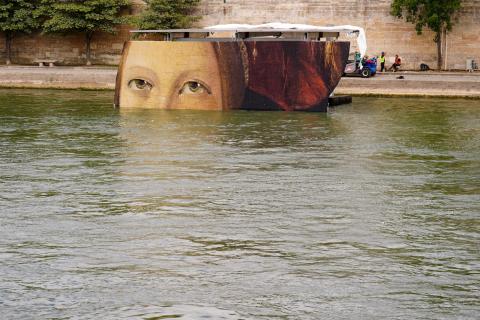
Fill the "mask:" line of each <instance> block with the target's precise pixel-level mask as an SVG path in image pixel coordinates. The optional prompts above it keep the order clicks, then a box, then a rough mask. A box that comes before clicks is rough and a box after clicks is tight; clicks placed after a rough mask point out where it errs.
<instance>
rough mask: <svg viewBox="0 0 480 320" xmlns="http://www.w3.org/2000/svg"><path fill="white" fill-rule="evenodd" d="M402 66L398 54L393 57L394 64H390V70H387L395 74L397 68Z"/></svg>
mask: <svg viewBox="0 0 480 320" xmlns="http://www.w3.org/2000/svg"><path fill="white" fill-rule="evenodd" d="M401 65H402V59H400V57H399V56H398V54H396V55H395V62H394V63H393V64H392V66H391V67H390V69H388V70H393V72H397V71H398V68H399V67H400V66H401Z"/></svg>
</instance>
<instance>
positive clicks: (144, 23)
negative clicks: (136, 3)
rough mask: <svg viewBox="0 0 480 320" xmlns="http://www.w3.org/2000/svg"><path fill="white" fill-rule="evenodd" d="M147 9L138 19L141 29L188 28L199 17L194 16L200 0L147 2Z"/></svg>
mask: <svg viewBox="0 0 480 320" xmlns="http://www.w3.org/2000/svg"><path fill="white" fill-rule="evenodd" d="M145 2H146V3H147V8H146V9H145V10H144V12H143V13H142V14H141V15H140V17H139V18H138V19H137V21H136V24H137V26H138V27H139V28H140V29H144V30H147V29H169V28H188V27H190V26H191V25H192V23H193V22H195V21H197V20H198V19H199V17H197V16H192V13H193V11H194V10H195V8H196V7H197V5H198V4H199V3H200V0H146V1H145Z"/></svg>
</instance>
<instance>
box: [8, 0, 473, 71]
mask: <svg viewBox="0 0 480 320" xmlns="http://www.w3.org/2000/svg"><path fill="white" fill-rule="evenodd" d="M135 2H136V6H135V8H134V11H138V10H139V5H140V3H141V1H140V0H135ZM390 3H391V0H376V1H373V0H342V1H337V0H301V1H285V0H264V1H258V0H204V1H203V2H202V4H201V5H200V6H199V15H201V16H202V17H203V18H202V20H200V21H199V22H198V25H199V26H206V25H212V24H223V23H252V24H256V23H265V22H272V21H281V22H290V23H308V24H316V25H331V24H334V25H339V24H352V25H358V26H361V27H364V28H365V30H366V32H367V39H368V54H369V55H374V54H379V53H380V52H381V51H385V52H387V57H388V58H390V59H392V58H393V56H394V55H395V54H396V53H398V54H400V55H401V56H402V58H403V61H404V67H405V68H408V69H418V66H419V64H420V63H422V62H423V63H427V64H429V65H430V66H432V67H434V66H436V46H435V43H434V42H433V37H434V35H433V34H432V33H431V32H429V31H426V32H424V34H423V35H420V36H419V35H417V34H416V32H415V30H414V27H413V25H412V24H410V23H406V22H403V21H402V20H399V19H396V18H394V17H392V16H390V14H389V11H390ZM128 37H129V35H128V28H127V27H123V28H122V29H121V30H120V31H119V33H117V34H116V35H106V34H97V35H96V36H95V38H94V40H93V45H92V49H93V58H94V59H93V61H94V63H98V64H116V63H118V60H119V54H120V52H121V48H122V45H123V42H124V41H125V40H126V39H128ZM3 42H4V41H3V38H1V39H0V52H1V53H2V54H3V51H4V44H3ZM446 46H447V48H446V65H447V68H448V69H464V68H465V60H466V59H467V58H474V59H476V60H477V61H480V0H465V1H464V4H463V9H462V11H461V12H460V14H459V17H458V22H457V23H456V25H455V26H454V29H453V30H452V32H449V33H448V36H447V45H446ZM13 50H14V52H13V58H14V62H15V63H32V61H33V60H34V59H35V58H37V57H42V58H43V57H49V58H56V59H59V60H61V61H62V62H63V63H64V64H82V63H83V59H84V54H85V53H84V51H85V50H84V42H83V38H82V36H79V35H74V34H71V35H68V36H45V35H35V36H33V37H32V36H22V37H19V38H17V39H15V40H14V43H13Z"/></svg>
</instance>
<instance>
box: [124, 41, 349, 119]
mask: <svg viewBox="0 0 480 320" xmlns="http://www.w3.org/2000/svg"><path fill="white" fill-rule="evenodd" d="M349 50H350V43H349V42H342V41H332V42H323V41H284V40H283V41H275V40H269V41H265V40H263V41H255V40H248V41H208V42H207V41H130V42H127V43H126V44H125V48H124V51H123V55H122V60H121V63H120V66H119V71H118V75H117V85H116V93H115V105H116V106H120V107H122V108H161V109H202V110H231V109H246V110H284V111H326V109H327V106H328V97H329V96H330V94H331V93H332V91H333V90H334V89H335V87H336V86H337V84H338V82H339V81H340V78H341V76H342V74H343V70H344V68H345V65H346V62H347V59H348V54H349Z"/></svg>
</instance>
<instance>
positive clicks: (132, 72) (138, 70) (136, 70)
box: [125, 66, 159, 84]
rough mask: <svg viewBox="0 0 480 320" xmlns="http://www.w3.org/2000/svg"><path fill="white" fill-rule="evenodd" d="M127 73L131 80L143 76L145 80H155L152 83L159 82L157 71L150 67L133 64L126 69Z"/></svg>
mask: <svg viewBox="0 0 480 320" xmlns="http://www.w3.org/2000/svg"><path fill="white" fill-rule="evenodd" d="M125 74H126V75H127V77H126V78H127V80H128V81H130V80H132V78H137V77H138V78H142V77H145V78H146V79H145V80H149V81H151V82H153V83H152V84H158V82H159V81H158V77H157V73H156V72H155V71H153V70H152V69H150V68H146V67H141V66H133V67H130V68H128V69H127V70H126V72H125Z"/></svg>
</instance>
